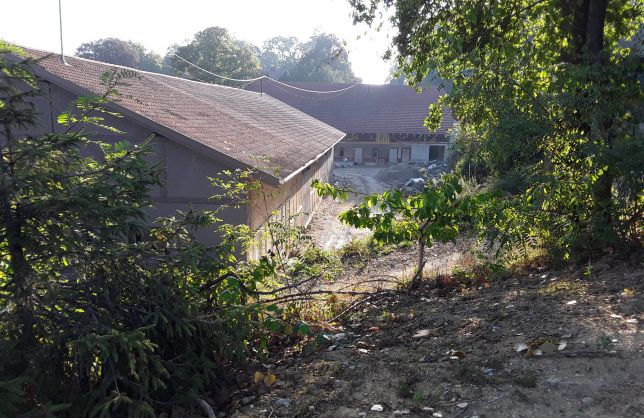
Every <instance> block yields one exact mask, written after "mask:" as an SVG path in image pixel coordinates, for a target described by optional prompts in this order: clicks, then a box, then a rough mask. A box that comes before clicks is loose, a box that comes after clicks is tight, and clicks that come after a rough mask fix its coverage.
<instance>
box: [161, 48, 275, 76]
mask: <svg viewBox="0 0 644 418" xmlns="http://www.w3.org/2000/svg"><path fill="white" fill-rule="evenodd" d="M170 54H172V55H174V56H175V57H177V58H179V59H180V60H181V61H185V62H186V63H187V64H189V65H191V66H193V67H195V68H197V69H199V70H201V71H203V72H204V73H207V74H210V75H212V76H215V77H219V78H221V79H224V80H228V81H237V82H240V83H245V82H249V83H252V82H253V81H257V80H260V79H262V78H264V77H265V76H261V77H257V78H249V79H248V80H240V79H238V78H230V77H225V76H223V75H219V74H215V73H213V72H211V71H208V70H206V69H205V68H201V67H200V66H198V65H197V64H193V63H191V62H190V61H188V60H187V59H185V58H182V57H180V56H179V55H177V54H175V53H174V52H170Z"/></svg>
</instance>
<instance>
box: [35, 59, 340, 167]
mask: <svg viewBox="0 0 644 418" xmlns="http://www.w3.org/2000/svg"><path fill="white" fill-rule="evenodd" d="M26 51H27V53H28V54H29V55H31V56H33V57H34V58H40V60H39V61H38V62H37V66H38V67H40V68H41V69H42V70H44V71H45V78H47V76H46V75H47V74H50V75H53V76H55V77H57V78H60V79H63V80H66V81H67V82H69V83H72V84H73V85H76V86H79V87H81V88H82V89H84V90H88V91H90V92H93V93H97V94H102V93H103V92H104V90H105V87H104V86H103V85H101V83H100V77H101V75H102V74H103V73H105V72H107V71H110V70H112V69H113V68H117V69H118V68H123V67H119V66H115V65H111V64H105V63H101V62H96V61H91V60H87V59H81V58H74V57H66V60H67V63H68V65H64V64H62V63H61V61H60V57H59V56H58V55H55V54H52V53H49V52H44V51H38V50H33V49H26ZM135 71H136V72H137V74H138V76H139V77H137V78H132V79H128V80H126V81H127V84H128V85H127V86H120V87H119V88H118V92H119V94H120V95H121V96H120V98H119V100H118V102H117V103H116V105H117V106H119V107H121V108H123V109H126V110H129V111H131V112H132V113H134V114H136V115H140V116H141V117H143V118H145V119H147V120H149V121H152V122H154V123H155V124H157V125H161V126H162V127H165V128H168V129H169V130H171V131H173V132H176V133H178V134H179V136H180V137H182V138H184V139H186V138H187V139H188V140H193V141H196V142H197V143H199V144H201V145H203V146H206V147H207V148H209V149H212V150H215V151H217V152H218V153H221V154H223V155H224V156H228V157H230V158H232V159H234V160H237V161H240V162H242V163H244V164H245V165H248V166H252V167H255V168H257V169H258V170H260V171H262V172H264V173H265V174H267V175H269V176H271V177H273V178H276V179H281V180H283V179H285V178H286V177H288V176H289V175H290V174H293V173H294V172H296V171H298V170H299V169H301V168H302V167H304V166H306V165H307V164H308V163H310V162H311V161H312V160H315V159H316V158H317V157H318V156H319V155H320V154H322V153H324V152H325V151H326V150H328V149H329V148H330V147H332V146H333V145H334V144H335V143H337V142H338V141H339V140H340V139H341V138H342V137H344V133H343V132H341V131H339V130H337V129H335V128H333V127H331V126H329V125H327V124H325V123H324V122H321V121H319V120H317V119H315V118H313V117H311V116H309V115H307V114H305V113H303V112H301V111H299V110H297V109H295V108H293V107H291V106H288V105H287V104H284V103H283V102H281V101H279V100H277V99H274V98H272V97H270V96H267V95H263V96H260V95H259V94H257V93H255V92H252V91H245V90H240V89H236V88H231V87H225V86H219V85H213V84H206V83H200V82H196V81H191V80H186V79H181V78H176V77H170V76H166V75H162V74H155V73H148V72H141V71H138V70H135ZM41 75H42V74H41ZM52 82H54V81H52Z"/></svg>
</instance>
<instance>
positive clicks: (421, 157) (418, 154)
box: [411, 144, 429, 162]
mask: <svg viewBox="0 0 644 418" xmlns="http://www.w3.org/2000/svg"><path fill="white" fill-rule="evenodd" d="M411 161H421V162H428V161H429V144H411Z"/></svg>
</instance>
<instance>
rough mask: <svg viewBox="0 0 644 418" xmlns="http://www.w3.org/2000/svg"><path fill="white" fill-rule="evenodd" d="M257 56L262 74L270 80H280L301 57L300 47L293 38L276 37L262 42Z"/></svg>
mask: <svg viewBox="0 0 644 418" xmlns="http://www.w3.org/2000/svg"><path fill="white" fill-rule="evenodd" d="M260 50H261V52H260V54H259V61H260V62H261V65H262V73H264V74H265V75H268V76H269V77H271V78H275V79H277V80H282V79H284V77H286V76H287V75H288V74H289V73H290V72H291V71H293V68H295V66H296V65H297V64H298V62H299V60H300V57H301V55H302V45H301V43H300V41H299V40H298V39H297V38H296V37H293V36H289V37H284V36H276V37H274V38H271V39H268V40H266V41H264V44H263V45H262V47H261V49H260Z"/></svg>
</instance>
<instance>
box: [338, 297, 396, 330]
mask: <svg viewBox="0 0 644 418" xmlns="http://www.w3.org/2000/svg"><path fill="white" fill-rule="evenodd" d="M387 293H393V291H392V290H385V291H382V292H378V293H373V294H371V295H369V296H367V297H365V298H362V299H360V300H359V301H357V302H355V303H354V304H353V305H351V306H349V307H348V308H347V309H345V310H344V311H342V312H340V313H339V314H338V315H336V316H334V317H333V318H331V319H330V320H329V322H335V321H337V320H338V319H340V318H342V317H343V316H344V315H346V314H348V313H349V312H351V311H352V310H354V309H356V308H357V307H358V306H360V305H363V304H364V303H366V302H368V301H370V300H371V299H373V298H375V297H376V296H382V295H384V294H387Z"/></svg>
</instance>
